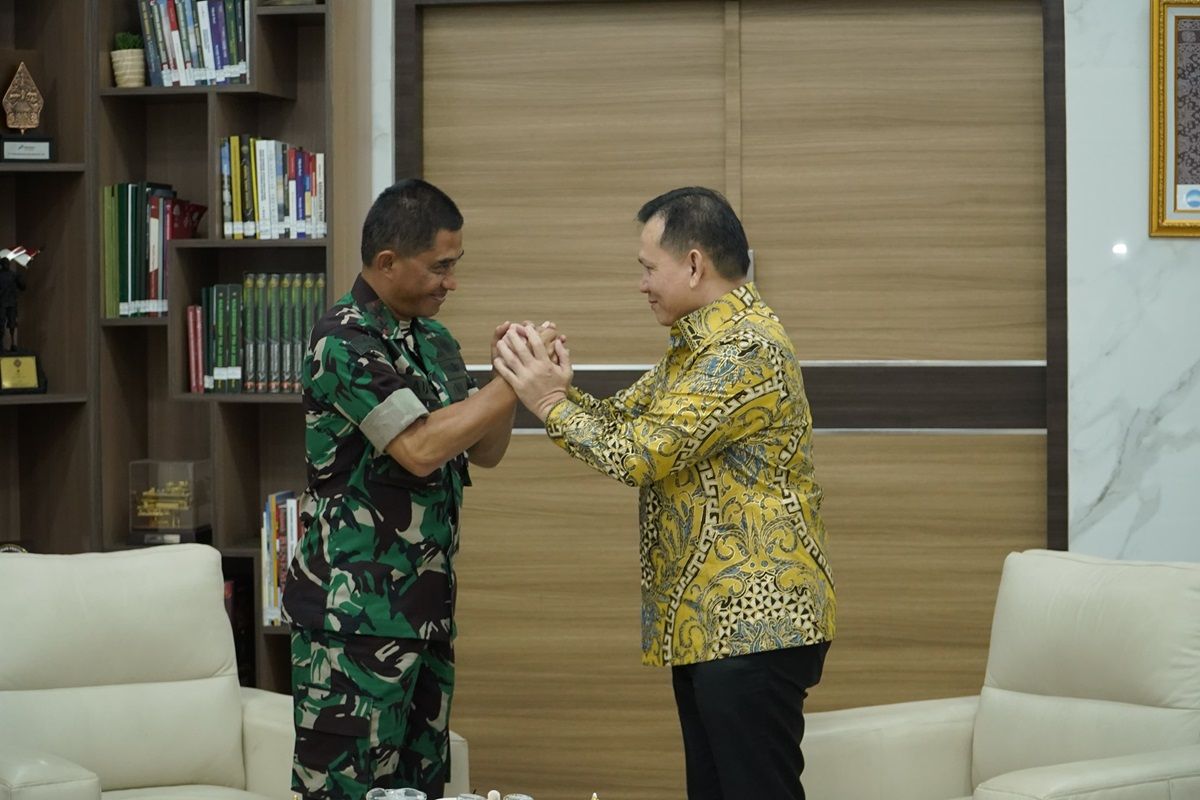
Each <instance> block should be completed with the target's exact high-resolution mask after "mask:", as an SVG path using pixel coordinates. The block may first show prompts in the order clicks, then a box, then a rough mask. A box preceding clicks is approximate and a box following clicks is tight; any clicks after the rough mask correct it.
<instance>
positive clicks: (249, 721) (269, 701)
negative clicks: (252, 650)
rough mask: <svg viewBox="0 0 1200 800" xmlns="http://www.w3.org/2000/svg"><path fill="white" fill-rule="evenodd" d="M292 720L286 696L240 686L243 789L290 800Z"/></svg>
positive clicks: (290, 706)
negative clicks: (244, 775)
mask: <svg viewBox="0 0 1200 800" xmlns="http://www.w3.org/2000/svg"><path fill="white" fill-rule="evenodd" d="M292 720H293V716H292V698H291V696H290V695H286V694H278V693H277V692H265V691H263V690H262V689H250V688H247V687H242V758H243V760H244V761H245V763H246V791H248V792H253V793H257V794H262V795H266V796H267V797H272V798H275V800H291V798H292V749H293V747H294V746H295V743H296V729H295V727H294V726H293V723H292ZM0 800H3V798H2V797H0Z"/></svg>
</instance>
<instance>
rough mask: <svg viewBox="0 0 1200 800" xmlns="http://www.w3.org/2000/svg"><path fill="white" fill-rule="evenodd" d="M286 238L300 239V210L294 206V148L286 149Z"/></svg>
mask: <svg viewBox="0 0 1200 800" xmlns="http://www.w3.org/2000/svg"><path fill="white" fill-rule="evenodd" d="M286 181H287V204H288V238H289V239H299V238H300V209H299V208H298V207H297V206H296V148H294V147H288V149H287V178H286Z"/></svg>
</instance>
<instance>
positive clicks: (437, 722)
mask: <svg viewBox="0 0 1200 800" xmlns="http://www.w3.org/2000/svg"><path fill="white" fill-rule="evenodd" d="M453 691H454V650H453V646H452V645H451V643H450V642H439V641H425V640H421V639H388V638H380V637H374V636H341V635H338V634H336V633H333V632H331V631H321V630H306V629H303V628H293V629H292V697H293V699H294V706H295V723H296V750H295V754H294V757H293V763H292V790H293V791H295V792H298V793H300V795H301V796H302V797H304V798H306V800H362V798H363V797H364V796H365V795H366V793H367V791H368V790H370V789H372V788H375V787H380V788H383V789H399V788H403V787H406V786H410V787H413V788H417V789H421V790H422V791H424V792H425V794H426V795H427V796H428V797H441V796H442V789H443V784H444V783H445V781H446V779H447V777H449V774H450V732H449V722H450V699H451V695H452V693H453Z"/></svg>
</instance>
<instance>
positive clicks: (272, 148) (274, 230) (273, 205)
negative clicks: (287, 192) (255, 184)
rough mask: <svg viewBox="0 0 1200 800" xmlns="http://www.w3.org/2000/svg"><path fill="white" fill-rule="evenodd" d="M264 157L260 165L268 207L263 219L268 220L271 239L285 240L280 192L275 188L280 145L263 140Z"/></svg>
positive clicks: (270, 140)
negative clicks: (281, 217)
mask: <svg viewBox="0 0 1200 800" xmlns="http://www.w3.org/2000/svg"><path fill="white" fill-rule="evenodd" d="M260 141H261V142H262V156H261V157H260V158H261V160H260V161H259V164H261V165H262V167H260V169H262V173H263V182H264V183H265V184H266V187H267V193H266V200H267V206H266V208H265V209H263V217H265V218H266V219H267V226H268V227H267V230H268V231H269V232H270V238H272V239H282V238H283V220H281V219H279V192H278V190H277V189H276V188H275V170H276V169H277V165H276V163H275V161H276V159H277V158H278V153H279V143H278V142H276V141H275V140H274V139H262V140H260Z"/></svg>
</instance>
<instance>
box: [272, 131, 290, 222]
mask: <svg viewBox="0 0 1200 800" xmlns="http://www.w3.org/2000/svg"><path fill="white" fill-rule="evenodd" d="M271 157H272V158H273V159H274V160H273V161H272V162H271V163H272V164H273V165H274V166H275V176H274V180H275V219H277V220H279V228H278V229H277V230H276V232H275V234H276V235H275V238H276V239H287V238H288V237H289V236H291V225H292V223H291V220H290V219H288V202H287V144H285V143H284V142H275V149H274V151H273V152H272V153H271Z"/></svg>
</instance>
